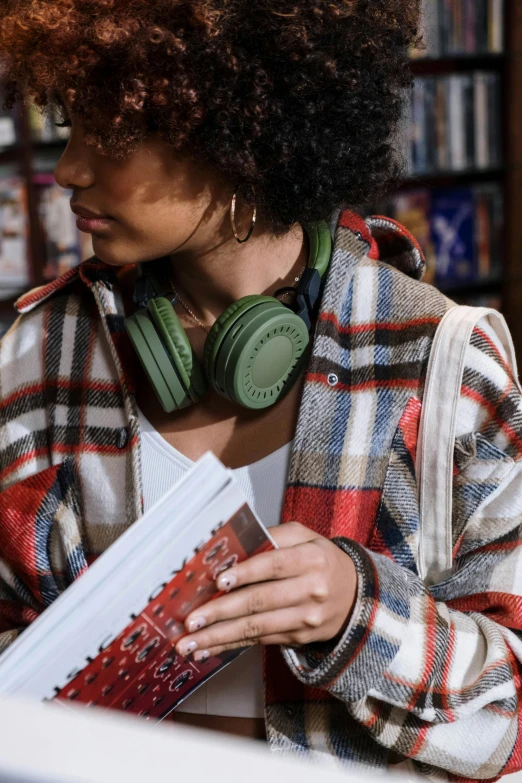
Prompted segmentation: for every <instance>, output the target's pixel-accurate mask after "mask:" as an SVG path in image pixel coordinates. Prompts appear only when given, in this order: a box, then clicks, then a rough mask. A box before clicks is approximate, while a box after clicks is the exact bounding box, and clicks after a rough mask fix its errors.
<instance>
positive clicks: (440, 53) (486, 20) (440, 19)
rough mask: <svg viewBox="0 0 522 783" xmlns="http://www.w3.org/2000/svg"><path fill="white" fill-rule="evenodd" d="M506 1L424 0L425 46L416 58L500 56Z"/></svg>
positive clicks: (414, 55) (418, 51) (415, 53)
mask: <svg viewBox="0 0 522 783" xmlns="http://www.w3.org/2000/svg"><path fill="white" fill-rule="evenodd" d="M504 2H505V0H423V22H422V26H421V30H422V33H423V35H424V46H423V47H419V49H416V50H415V51H414V52H413V57H416V58H418V57H432V58H437V57H448V56H449V57H451V56H455V55H458V56H461V55H481V54H501V53H502V52H503V51H504V10H505V8H504Z"/></svg>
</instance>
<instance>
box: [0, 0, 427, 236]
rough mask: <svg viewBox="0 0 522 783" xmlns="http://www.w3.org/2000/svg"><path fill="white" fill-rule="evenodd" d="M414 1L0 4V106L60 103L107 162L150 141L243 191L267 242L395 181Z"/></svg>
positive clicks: (12, 0) (40, 0) (41, 0)
mask: <svg viewBox="0 0 522 783" xmlns="http://www.w3.org/2000/svg"><path fill="white" fill-rule="evenodd" d="M418 5H419V0H0V12H1V13H0V19H1V21H0V62H1V63H2V75H3V79H4V82H5V90H6V95H5V97H6V100H5V103H6V106H7V107H12V106H13V105H14V104H15V103H16V102H17V101H18V100H26V99H27V98H28V97H30V98H31V99H32V100H34V101H35V102H36V104H37V105H38V106H40V107H44V108H45V107H56V105H57V104H58V103H59V97H58V96H66V102H67V103H68V104H70V105H71V107H72V112H73V113H74V115H75V116H77V117H78V119H79V120H80V121H81V122H82V123H83V125H84V126H85V130H86V141H87V143H89V144H92V145H94V146H95V147H96V148H97V150H98V151H99V152H100V153H104V154H109V155H114V156H118V157H122V156H125V155H126V154H128V153H129V152H131V151H132V148H133V147H135V146H136V144H137V143H139V141H140V140H141V139H142V138H143V137H144V135H146V134H147V133H151V132H155V133H158V134H160V135H161V137H162V138H163V139H165V140H166V141H167V142H168V143H169V144H170V145H172V149H173V153H175V154H189V155H193V156H195V157H197V158H198V159H199V160H202V161H204V162H205V163H207V164H209V165H210V166H212V167H214V168H215V169H217V170H218V171H219V172H221V173H223V174H224V175H225V176H226V177H227V178H228V180H229V181H230V182H231V184H233V185H234V186H239V185H242V184H252V185H254V187H255V192H256V200H257V202H258V204H259V205H260V206H262V207H263V209H264V212H265V217H266V219H267V220H268V223H269V225H270V226H271V227H272V229H273V230H274V231H275V232H276V233H278V232H282V231H284V230H285V229H286V228H287V227H288V226H290V225H292V224H293V223H295V222H296V221H299V222H301V223H306V222H307V221H310V220H316V219H319V218H321V217H324V216H326V215H329V214H331V213H332V212H333V211H334V210H335V209H336V208H339V207H341V206H355V205H358V204H362V203H364V202H365V201H367V200H369V199H372V200H373V199H375V198H376V197H378V196H379V195H381V194H382V192H383V191H384V189H385V187H386V185H387V183H389V182H390V181H392V180H394V179H395V178H396V176H397V175H398V174H399V168H398V164H399V161H398V159H397V155H396V154H395V150H394V132H395V129H396V127H397V123H398V122H399V120H400V118H401V115H402V112H403V106H404V100H405V95H406V90H405V88H406V87H407V86H408V85H409V83H410V74H409V68H408V54H409V47H410V46H411V44H412V43H413V42H414V41H415V39H416V35H417V33H416V30H417V22H418ZM246 190H247V191H251V189H250V188H246Z"/></svg>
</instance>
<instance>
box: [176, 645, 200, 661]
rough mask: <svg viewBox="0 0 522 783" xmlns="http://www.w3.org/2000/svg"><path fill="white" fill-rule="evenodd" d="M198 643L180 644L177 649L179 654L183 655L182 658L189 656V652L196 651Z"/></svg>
mask: <svg viewBox="0 0 522 783" xmlns="http://www.w3.org/2000/svg"><path fill="white" fill-rule="evenodd" d="M197 648H198V643H197V642H180V645H179V647H178V649H179V654H180V655H183V657H185V658H186V657H187V655H190V653H191V652H194V650H197Z"/></svg>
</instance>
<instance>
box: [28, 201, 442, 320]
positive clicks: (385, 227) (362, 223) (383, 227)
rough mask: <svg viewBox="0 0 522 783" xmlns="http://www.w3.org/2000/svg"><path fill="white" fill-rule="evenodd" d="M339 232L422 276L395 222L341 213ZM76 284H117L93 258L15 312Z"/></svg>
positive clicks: (408, 239)
mask: <svg viewBox="0 0 522 783" xmlns="http://www.w3.org/2000/svg"><path fill="white" fill-rule="evenodd" d="M339 228H343V229H347V230H348V231H349V232H350V233H351V234H352V235H353V237H354V239H355V240H356V241H358V242H360V243H361V247H363V248H364V249H365V251H366V254H367V255H368V257H369V258H372V259H375V260H380V261H382V262H384V263H387V264H390V266H393V267H395V268H396V269H399V270H400V271H401V272H403V273H404V274H406V275H409V276H410V277H414V278H416V279H418V280H420V279H421V277H422V276H423V274H424V271H425V269H426V263H425V260H424V257H423V254H422V250H421V248H420V246H419V244H418V243H417V241H416V240H415V239H414V237H413V236H412V235H411V234H410V233H409V232H408V231H407V230H406V229H405V228H404V227H403V226H401V225H400V224H399V223H397V222H396V221H395V220H391V219H390V218H387V217H381V216H372V217H369V218H366V219H363V218H362V217H361V216H360V215H357V214H356V213H355V212H351V211H349V210H344V211H342V212H340V213H339V215H338V217H337V219H336V220H334V222H333V223H331V229H332V233H333V234H335V236H336V237H337V230H338V229H339ZM334 249H335V246H334ZM78 280H80V281H81V282H82V283H84V284H85V285H86V286H87V287H88V288H92V286H93V285H94V284H95V283H96V282H102V283H104V284H105V285H107V284H108V285H109V286H111V285H114V284H117V280H118V274H117V271H116V270H115V268H114V267H112V266H110V265H109V264H106V263H104V262H103V261H100V260H99V259H98V258H96V256H93V257H92V258H90V259H89V260H87V261H84V262H83V263H82V264H79V265H78V266H75V267H73V268H72V269H69V270H68V271H67V272H65V273H64V274H63V275H61V276H60V277H58V278H57V279H56V280H53V281H52V282H50V283H47V284H46V285H43V286H39V287H38V288H33V289H32V290H31V291H29V292H28V293H26V294H23V295H22V296H21V297H19V299H17V301H16V302H15V308H16V309H17V311H18V312H19V313H27V312H29V311H30V310H33V309H34V308H35V307H36V306H37V305H39V304H40V302H45V301H46V300H47V299H49V298H50V297H51V296H53V295H54V294H57V293H58V292H60V291H62V290H63V289H64V288H66V287H67V286H69V285H71V284H72V283H75V282H77V281H78Z"/></svg>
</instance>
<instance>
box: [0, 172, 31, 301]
mask: <svg viewBox="0 0 522 783" xmlns="http://www.w3.org/2000/svg"><path fill="white" fill-rule="evenodd" d="M28 230H29V226H28V206H27V187H26V183H25V180H24V178H23V177H21V176H20V175H19V174H17V173H16V172H15V170H8V169H2V170H0V299H5V298H8V297H9V296H10V295H12V293H13V292H17V291H22V290H23V289H24V288H27V287H28V285H29V283H30V279H31V277H30V270H29V259H28V241H27V238H28Z"/></svg>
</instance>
